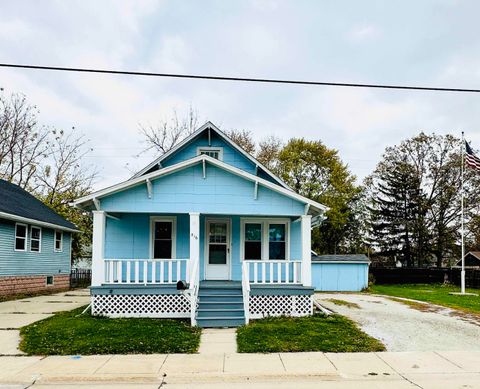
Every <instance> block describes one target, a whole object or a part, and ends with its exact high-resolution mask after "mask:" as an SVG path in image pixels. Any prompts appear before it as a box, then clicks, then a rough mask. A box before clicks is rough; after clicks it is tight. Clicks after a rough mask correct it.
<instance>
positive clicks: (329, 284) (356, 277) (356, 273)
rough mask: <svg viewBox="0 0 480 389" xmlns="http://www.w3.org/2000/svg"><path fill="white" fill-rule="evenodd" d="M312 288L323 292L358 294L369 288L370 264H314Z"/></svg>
mask: <svg viewBox="0 0 480 389" xmlns="http://www.w3.org/2000/svg"><path fill="white" fill-rule="evenodd" d="M312 286H313V287H314V288H315V290H318V291H322V292H333V291H338V292H358V291H360V290H362V289H364V288H366V287H368V264H364V263H359V264H356V263H312Z"/></svg>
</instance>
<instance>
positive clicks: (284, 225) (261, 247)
mask: <svg viewBox="0 0 480 389" xmlns="http://www.w3.org/2000/svg"><path fill="white" fill-rule="evenodd" d="M288 227H289V222H288V221H287V220H285V221H283V220H281V221H280V220H271V219H270V220H258V219H255V220H244V221H243V222H242V234H243V236H242V259H244V260H247V261H248V260H265V261H267V260H286V259H288V258H289V255H288Z"/></svg>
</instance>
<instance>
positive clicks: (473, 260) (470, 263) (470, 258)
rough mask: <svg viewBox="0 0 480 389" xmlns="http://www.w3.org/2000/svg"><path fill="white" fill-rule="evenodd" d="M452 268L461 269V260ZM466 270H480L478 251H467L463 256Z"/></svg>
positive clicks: (479, 252)
mask: <svg viewBox="0 0 480 389" xmlns="http://www.w3.org/2000/svg"><path fill="white" fill-rule="evenodd" d="M454 267H462V260H461V259H460V260H459V261H458V262H457V263H456V264H455V266H454ZM465 267H466V268H473V269H476V268H480V251H469V252H468V253H467V254H465Z"/></svg>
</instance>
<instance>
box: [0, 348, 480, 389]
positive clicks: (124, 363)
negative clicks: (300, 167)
mask: <svg viewBox="0 0 480 389" xmlns="http://www.w3.org/2000/svg"><path fill="white" fill-rule="evenodd" d="M0 366H1V368H0V387H1V385H2V384H3V385H12V387H23V388H24V387H27V386H28V385H31V386H33V387H38V388H42V387H43V388H46V387H52V388H57V389H58V388H63V387H79V386H80V387H82V386H85V387H87V385H88V387H89V388H91V387H148V388H150V387H152V388H154V387H156V388H158V387H160V386H161V387H166V388H211V387H214V388H220V387H225V388H232V387H233V388H237V387H238V388H242V387H244V386H245V385H246V384H247V383H248V386H249V387H250V386H252V387H254V388H270V387H275V388H291V387H292V386H295V388H296V389H300V388H314V387H315V388H385V387H387V386H388V388H389V389H395V388H419V387H420V388H425V389H430V388H442V389H445V388H480V352H474V351H468V352H467V351H449V352H384V353H339V354H334V353H281V354H230V353H219V354H215V353H212V354H189V355H187V354H169V355H159V354H156V355H101V356H85V357H77V356H74V357H67V356H66V357H60V356H52V357H46V358H42V357H22V356H18V357H0ZM5 387H6V386H5Z"/></svg>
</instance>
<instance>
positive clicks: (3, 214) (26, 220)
mask: <svg viewBox="0 0 480 389" xmlns="http://www.w3.org/2000/svg"><path fill="white" fill-rule="evenodd" d="M0 218H2V219H7V220H13V221H16V222H21V223H26V224H33V225H36V226H41V227H47V228H53V229H56V230H62V231H68V232H81V231H80V230H76V229H74V228H68V227H64V226H60V225H58V224H53V223H48V222H43V221H41V220H35V219H30V218H28V217H23V216H18V215H13V214H11V213H7V212H0Z"/></svg>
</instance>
